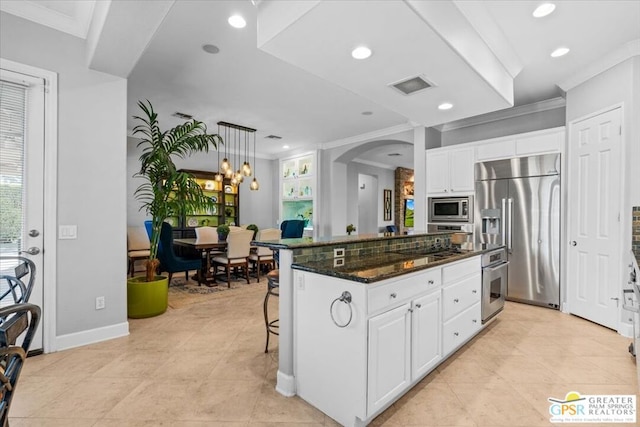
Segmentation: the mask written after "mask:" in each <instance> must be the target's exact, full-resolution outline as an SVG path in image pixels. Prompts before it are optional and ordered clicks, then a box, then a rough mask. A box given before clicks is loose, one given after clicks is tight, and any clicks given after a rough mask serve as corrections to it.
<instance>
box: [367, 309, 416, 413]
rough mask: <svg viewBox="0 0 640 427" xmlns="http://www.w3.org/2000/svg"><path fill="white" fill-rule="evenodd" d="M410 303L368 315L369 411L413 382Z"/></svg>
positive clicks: (377, 407) (389, 399)
mask: <svg viewBox="0 0 640 427" xmlns="http://www.w3.org/2000/svg"><path fill="white" fill-rule="evenodd" d="M409 308H410V305H409V304H403V305H401V306H400V307H397V308H395V309H393V310H389V311H387V312H385V313H382V314H380V315H378V316H375V317H372V318H371V319H369V356H368V359H369V363H368V373H367V375H368V386H367V414H368V415H371V414H373V413H374V412H376V411H377V410H378V409H381V408H382V407H383V406H384V405H385V404H387V403H388V402H390V401H391V400H393V399H394V398H395V397H396V396H398V395H399V394H400V393H401V392H402V391H403V390H404V389H405V388H407V387H408V386H409V384H410V383H411V372H410V371H411V348H410V347H411V329H410V317H409V316H410V314H411V312H410V311H409Z"/></svg>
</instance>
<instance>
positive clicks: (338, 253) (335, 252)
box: [333, 248, 344, 258]
mask: <svg viewBox="0 0 640 427" xmlns="http://www.w3.org/2000/svg"><path fill="white" fill-rule="evenodd" d="M343 256H344V248H338V249H334V250H333V257H334V258H338V257H343Z"/></svg>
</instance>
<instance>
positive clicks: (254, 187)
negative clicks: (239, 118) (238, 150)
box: [249, 132, 260, 191]
mask: <svg viewBox="0 0 640 427" xmlns="http://www.w3.org/2000/svg"><path fill="white" fill-rule="evenodd" d="M255 169H256V133H255V132H253V171H254V174H253V181H251V184H249V189H250V190H252V191H258V190H259V189H260V184H259V183H258V180H257V179H256V175H255Z"/></svg>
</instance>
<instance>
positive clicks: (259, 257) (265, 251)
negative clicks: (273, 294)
mask: <svg viewBox="0 0 640 427" xmlns="http://www.w3.org/2000/svg"><path fill="white" fill-rule="evenodd" d="M281 234H282V232H281V231H280V230H279V229H277V228H265V229H264V230H259V231H258V235H257V236H256V240H257V241H266V240H280V235H281ZM249 262H250V263H251V264H252V265H253V266H254V269H255V270H257V272H256V276H257V281H258V282H260V270H261V268H262V266H263V265H269V266H270V267H271V269H275V268H276V263H275V260H274V258H273V250H272V249H271V248H267V247H264V246H257V247H256V251H255V252H254V253H252V254H251V255H249Z"/></svg>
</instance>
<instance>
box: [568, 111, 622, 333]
mask: <svg viewBox="0 0 640 427" xmlns="http://www.w3.org/2000/svg"><path fill="white" fill-rule="evenodd" d="M621 115H622V114H621V109H620V108H616V109H614V110H611V111H608V112H606V113H603V114H599V115H597V116H595V117H591V118H588V119H585V120H581V121H579V122H576V123H572V124H571V126H570V130H569V158H568V162H569V165H568V166H569V189H570V190H569V206H568V219H569V220H568V221H567V222H568V225H569V227H568V229H569V250H568V267H567V273H568V275H567V302H568V304H569V311H570V312H571V313H573V314H575V315H578V316H580V317H584V318H585V319H589V320H591V321H593V322H596V323H599V324H601V325H604V326H606V327H608V328H612V329H617V327H618V322H617V319H618V313H619V308H618V303H619V301H618V300H617V299H616V298H618V297H619V294H620V281H619V277H618V276H619V265H620V259H619V251H618V243H619V242H618V239H619V237H620V233H619V228H620V217H619V215H620V201H621V200H620V184H621V171H620V167H621V163H620V144H621V140H622V137H621Z"/></svg>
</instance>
